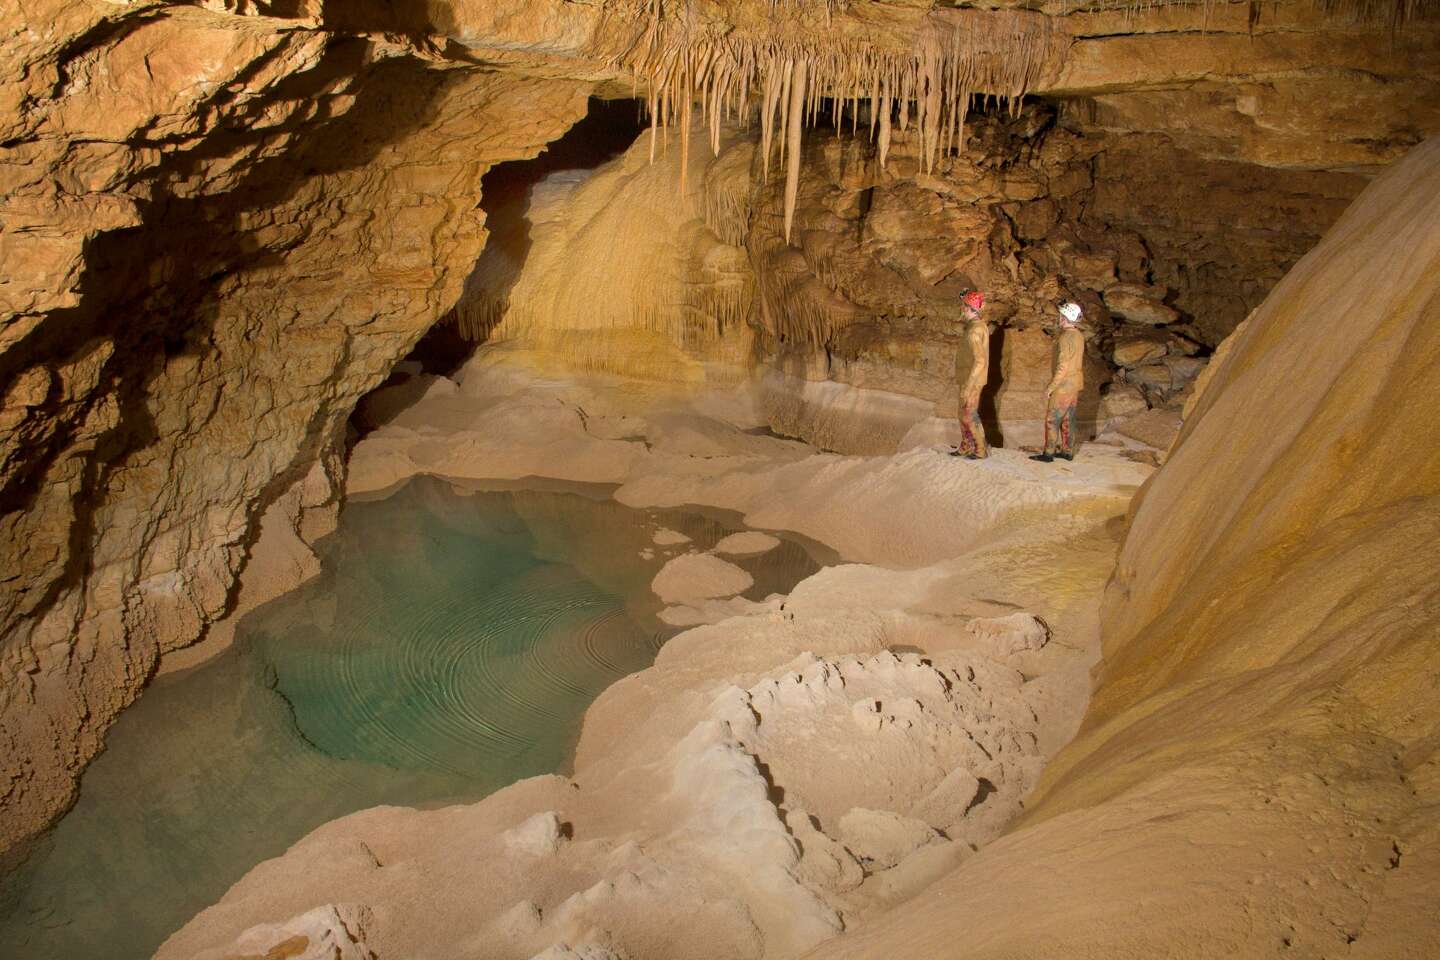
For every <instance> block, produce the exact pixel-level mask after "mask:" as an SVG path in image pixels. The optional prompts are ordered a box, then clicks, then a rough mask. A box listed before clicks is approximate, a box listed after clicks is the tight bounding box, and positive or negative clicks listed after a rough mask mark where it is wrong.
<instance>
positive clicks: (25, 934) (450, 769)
mask: <svg viewBox="0 0 1440 960" xmlns="http://www.w3.org/2000/svg"><path fill="white" fill-rule="evenodd" d="M657 525H661V526H666V527H669V528H671V529H677V530H680V531H682V532H684V533H686V534H689V535H690V536H691V537H693V538H694V541H695V543H694V546H697V547H700V548H705V547H708V546H710V545H712V544H713V543H714V542H715V541H716V540H718V539H719V538H720V537H722V536H725V535H726V534H728V533H732V532H734V531H735V530H736V529H738V527H737V526H736V525H734V524H732V523H727V522H725V521H723V520H719V519H715V518H712V517H706V516H702V515H699V514H696V513H684V512H674V511H663V512H652V511H636V510H631V509H628V508H626V507H622V506H620V505H618V504H616V503H615V502H613V501H611V500H608V499H603V498H601V497H599V496H598V495H597V494H594V493H578V492H554V491H551V492H545V491H535V490H498V491H497V490H490V491H475V490H468V489H465V488H463V487H459V486H456V485H452V484H450V483H448V482H445V481H441V480H435V479H428V478H422V479H418V480H416V481H413V482H412V483H410V484H409V485H407V486H406V487H405V488H404V489H403V490H401V491H400V492H399V493H397V494H395V495H394V496H391V497H389V498H387V499H385V500H381V501H375V502H369V503H352V504H350V505H348V506H347V507H346V509H345V511H344V514H343V516H342V517H341V522H340V527H339V529H338V530H337V532H336V533H335V535H333V536H332V537H330V538H328V539H327V541H326V542H325V543H324V544H323V545H322V556H323V560H324V572H323V574H322V576H320V577H318V578H317V579H316V580H314V581H312V582H310V583H309V584H307V585H306V586H304V587H302V588H301V589H300V590H297V591H295V592H293V593H291V594H288V595H286V596H285V597H282V598H280V599H279V600H276V601H274V602H273V603H270V604H267V605H266V606H264V607H262V608H260V609H259V610H257V611H255V612H254V613H252V614H250V615H249V616H248V617H246V618H245V619H244V621H242V623H241V626H240V629H239V631H238V632H237V640H236V643H235V645H234V646H233V647H231V648H230V649H229V650H227V651H225V652H224V653H222V654H220V655H219V656H217V657H216V658H214V659H213V660H211V661H209V662H207V663H205V664H203V665H201V666H199V667H196V668H194V669H192V670H189V671H186V672H184V673H178V674H174V675H168V676H163V677H160V678H159V679H158V680H156V682H155V683H154V684H152V685H151V687H150V688H149V689H148V690H147V691H146V693H145V694H144V696H142V697H141V698H140V700H139V701H138V702H137V703H136V705H135V706H134V707H132V708H131V709H130V710H128V711H126V713H124V714H123V715H122V716H121V717H120V719H119V721H118V722H117V723H116V724H115V726H114V727H113V728H112V729H111V731H110V733H109V735H108V736H107V742H106V750H105V752H104V753H103V754H102V755H101V756H100V757H99V758H98V759H97V760H96V761H95V762H94V763H93V764H91V766H90V767H89V769H88V770H87V771H86V773H85V776H84V778H83V780H82V781H81V793H80V800H79V802H78V803H77V804H76V806H75V808H74V809H73V810H72V811H71V812H70V813H69V814H67V815H66V817H65V818H64V819H63V820H62V821H61V822H60V823H59V824H58V825H57V826H56V827H55V829H53V830H52V831H51V832H50V833H49V834H48V835H47V836H46V837H45V838H43V839H42V840H41V841H40V842H39V843H38V844H37V845H36V847H35V849H34V851H33V853H32V854H31V856H30V857H29V859H28V861H27V862H26V863H25V864H24V865H23V866H21V867H20V868H19V869H18V870H17V871H15V872H14V873H12V874H11V875H9V876H8V877H6V878H4V880H3V881H0V957H6V958H12V957H13V958H30V957H35V958H64V960H88V958H96V960H98V958H102V957H103V958H107V960H130V958H135V960H140V958H144V957H148V956H150V954H151V953H152V952H153V951H154V950H155V949H156V948H157V947H158V946H159V944H160V943H161V941H163V940H164V938H165V937H166V936H167V935H169V934H170V933H171V932H172V931H174V930H175V929H176V928H178V927H179V926H181V925H182V924H183V923H184V922H185V921H186V920H188V919H189V918H190V917H191V916H193V915H194V914H195V913H196V912H198V911H199V910H201V909H203V908H204V907H205V906H207V905H209V904H210V903H213V902H214V901H215V900H217V899H219V897H220V896H221V895H222V894H223V893H224V892H225V890H226V889H227V888H228V887H229V886H230V885H231V884H232V883H234V882H235V881H236V880H237V879H239V878H240V876H241V875H243V874H244V872H245V871H246V870H248V869H249V868H250V867H251V866H253V865H254V864H255V863H257V862H258V861H260V860H263V859H266V858H268V857H272V856H275V855H277V854H279V853H282V852H283V851H284V850H285V849H286V848H287V847H288V846H289V845H290V844H292V843H294V842H295V841H296V840H298V839H300V838H301V837H302V836H304V835H305V834H306V833H307V832H309V831H310V830H311V829H313V828H314V827H316V826H318V825H320V824H321V823H324V822H325V821H327V820H331V819H334V818H335V817H338V816H342V815H344V814H346V813H350V812H353V811H355V810H359V809H363V808H365V807H369V806H374V805H377V804H404V805H408V806H430V805H439V804H444V803H449V802H458V801H468V800H475V799H478V798H479V797H482V796H484V795H485V794H487V793H490V792H492V791H494V790H496V789H498V788H499V787H502V786H504V785H506V784H508V783H512V782H514V781H515V780H518V779H521V778H523V777H528V776H533V775H535V774H540V773H549V772H555V771H563V770H564V769H565V766H566V763H567V762H568V759H569V756H570V752H571V750H572V748H573V744H574V739H575V737H576V735H577V733H578V729H579V722H580V717H581V714H582V713H583V712H584V710H585V707H586V706H588V705H589V703H590V702H591V700H593V699H594V697H595V696H596V695H597V694H598V693H599V692H600V691H601V690H603V689H604V688H605V687H606V686H608V685H609V684H611V683H613V682H614V681H615V680H616V679H618V678H620V677H622V676H624V675H626V674H628V673H631V672H634V671H635V670H639V669H642V668H644V667H645V666H647V665H648V664H649V663H650V662H651V660H652V659H653V658H654V656H655V652H656V650H657V649H658V648H659V646H660V644H661V643H663V642H664V640H665V639H666V638H667V637H668V636H669V635H670V632H669V631H666V630H665V629H664V628H663V627H662V625H661V624H660V622H659V621H658V620H657V619H655V613H656V612H658V610H659V608H660V605H659V603H658V601H657V600H656V599H655V597H654V596H653V595H652V594H651V593H650V589H649V584H650V580H651V578H653V576H654V574H655V572H656V571H657V570H658V569H659V566H660V563H661V562H662V561H663V559H664V556H663V555H659V552H658V551H657V556H656V557H655V558H654V559H649V560H647V559H644V558H642V556H641V551H643V550H645V549H647V548H649V547H651V543H650V537H651V534H652V533H653V532H654V529H655V527H656V526H657ZM736 562H737V563H739V564H740V565H741V566H744V567H746V568H747V569H749V570H750V571H751V573H752V575H753V576H754V577H755V580H756V585H755V587H754V588H752V589H751V590H750V591H748V592H747V594H746V595H747V596H751V597H762V596H764V595H766V594H768V593H771V592H788V590H789V589H790V587H791V586H793V585H794V583H795V582H796V581H798V580H799V579H800V578H802V577H804V576H807V575H808V574H810V573H812V572H814V570H816V569H818V563H817V562H816V560H815V559H813V557H812V555H811V552H810V551H808V550H807V549H806V548H805V547H803V546H801V545H800V544H798V543H796V542H793V541H785V542H784V543H782V545H781V546H780V547H779V548H777V549H776V550H774V551H772V552H771V553H768V554H763V555H761V556H759V557H754V558H739V559H737V560H736Z"/></svg>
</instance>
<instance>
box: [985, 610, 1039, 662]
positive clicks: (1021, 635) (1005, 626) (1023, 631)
mask: <svg viewBox="0 0 1440 960" xmlns="http://www.w3.org/2000/svg"><path fill="white" fill-rule="evenodd" d="M965 629H966V630H967V631H968V632H969V633H970V635H971V636H972V637H975V638H976V639H977V640H981V641H983V642H984V643H985V644H986V646H988V647H989V648H990V650H991V652H992V653H997V654H1001V655H1007V654H1012V653H1021V652H1023V651H1026V650H1039V649H1040V648H1041V647H1043V646H1045V644H1046V643H1047V642H1048V641H1049V640H1050V628H1049V627H1048V626H1046V624H1045V621H1044V620H1041V619H1040V618H1039V617H1037V616H1035V615H1034V614H1033V613H1012V614H1010V615H1009V616H1008V617H984V618H981V619H978V620H971V621H970V622H969V623H968V624H966V625H965Z"/></svg>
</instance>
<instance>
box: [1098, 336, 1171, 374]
mask: <svg viewBox="0 0 1440 960" xmlns="http://www.w3.org/2000/svg"><path fill="white" fill-rule="evenodd" d="M1165 352H1166V347H1165V342H1164V341H1163V340H1157V339H1156V338H1154V337H1123V338H1121V339H1119V340H1116V341H1115V349H1114V350H1113V351H1112V352H1111V354H1110V356H1111V358H1112V359H1113V360H1114V361H1115V365H1116V366H1117V367H1124V368H1126V369H1127V370H1128V369H1132V368H1134V367H1139V366H1141V365H1143V364H1146V363H1150V362H1151V361H1152V360H1159V359H1160V358H1161V357H1163V356H1165Z"/></svg>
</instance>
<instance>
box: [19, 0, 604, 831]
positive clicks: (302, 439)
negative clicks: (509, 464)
mask: <svg viewBox="0 0 1440 960" xmlns="http://www.w3.org/2000/svg"><path fill="white" fill-rule="evenodd" d="M204 6H205V8H204V9H202V8H200V7H192V6H183V7H176V6H168V5H164V4H154V3H150V4H146V3H139V4H130V5H115V4H106V3H84V4H52V3H38V2H34V3H32V2H26V3H22V4H20V7H19V9H18V10H17V9H15V8H13V7H12V8H8V9H7V12H6V13H4V14H0V34H3V35H5V36H7V37H9V38H11V40H20V41H23V42H10V41H7V42H6V43H5V44H3V54H0V77H3V79H4V81H5V82H4V84H3V86H0V90H3V97H4V105H3V110H0V115H3V120H0V124H3V126H0V142H3V144H4V146H3V149H0V205H3V214H0V223H3V226H0V251H3V260H4V265H5V270H4V276H3V278H0V384H3V385H4V396H3V401H0V403H3V408H0V484H3V509H4V513H3V516H0V569H3V570H4V571H5V573H4V576H3V578H0V637H3V644H0V757H3V760H0V763H3V767H0V771H3V773H0V825H3V826H0V849H4V848H6V847H9V846H11V845H12V844H14V843H15V842H16V841H17V840H19V839H21V838H23V837H25V836H26V835H28V834H30V833H32V832H33V831H35V830H36V829H38V828H39V827H42V826H43V825H44V824H45V823H46V822H47V820H48V819H49V818H51V817H52V816H54V815H55V813H56V812H58V811H59V810H61V809H63V807H64V806H65V804H66V803H67V802H68V798H69V797H70V796H72V795H73V782H74V778H75V777H76V776H77V775H78V771H79V770H80V768H81V767H82V766H83V764H84V763H85V761H86V760H87V759H88V758H89V757H91V756H92V755H93V754H94V753H95V752H96V751H97V750H98V749H99V747H100V744H101V738H102V736H103V732H104V730H105V728H106V726H107V725H108V723H109V722H110V720H111V719H113V717H114V716H115V714H116V713H117V712H118V711H119V710H120V709H122V708H123V707H124V706H125V705H126V704H128V703H129V702H130V701H131V700H132V699H133V698H134V697H135V695H136V694H137V691H138V690H139V688H140V686H141V685H142V684H143V683H144V681H145V679H146V678H147V677H148V676H149V674H150V673H151V672H152V670H153V668H154V666H155V664H156V661H157V658H158V656H159V655H160V654H161V653H162V652H164V651H166V650H171V649H174V648H177V647H180V646H184V645H186V644H189V643H191V642H193V641H194V640H195V639H196V638H197V637H198V636H201V635H202V634H203V633H204V632H205V631H206V629H207V627H208V625H209V624H211V623H212V622H214V621H215V620H216V619H217V618H220V617H221V616H222V615H224V614H225V613H226V611H227V610H228V609H229V608H230V607H231V606H232V604H233V602H234V590H235V582H236V576H237V574H238V573H239V571H240V570H241V569H242V568H243V567H244V565H245V563H246V560H247V556H248V554H249V552H250V550H251V547H252V545H253V543H254V540H255V537H256V535H257V532H258V527H259V524H258V520H259V517H260V516H261V515H262V514H264V513H265V512H266V511H267V509H268V508H269V507H270V506H271V505H272V504H273V503H276V502H277V501H279V500H281V499H282V497H284V496H286V494H287V491H289V490H291V488H292V487H294V488H295V491H296V492H295V493H293V494H290V495H289V497H288V499H287V500H286V502H287V503H291V501H293V503H291V507H290V508H287V509H286V510H284V511H281V512H280V515H281V516H282V517H287V518H288V519H289V522H291V523H293V524H294V525H296V526H303V525H304V524H305V523H306V522H307V521H306V519H305V516H306V514H307V512H314V511H315V510H322V511H323V509H324V508H325V506H326V505H327V504H330V503H333V501H334V499H335V496H336V494H335V492H334V490H335V487H334V483H333V481H334V480H335V477H336V475H337V473H338V471H339V470H340V464H339V461H338V458H337V450H338V442H337V441H338V439H339V437H338V433H337V431H339V430H340V429H341V428H342V426H343V423H344V421H345V418H346V417H347V416H348V415H349V412H350V410H351V409H352V408H353V406H354V404H355V402H356V400H357V399H358V398H359V397H360V396H361V395H362V394H363V393H364V392H365V391H366V390H368V389H369V388H371V387H372V386H374V385H375V384H376V383H378V382H379V381H380V380H382V379H383V378H384V376H385V374H386V373H387V372H388V370H389V368H390V366H391V365H392V364H393V363H394V361H395V360H396V359H398V358H399V357H400V356H403V355H404V353H405V352H406V351H407V350H408V349H409V347H410V346H411V345H412V344H413V342H414V341H415V340H416V339H417V338H418V337H419V336H420V335H421V334H422V333H423V331H424V330H425V328H426V327H427V326H428V325H429V324H430V323H431V322H433V321H434V319H435V318H436V317H437V316H438V315H439V314H440V313H441V312H443V311H444V310H445V309H446V308H447V307H448V306H449V304H450V303H451V302H453V299H454V298H455V296H456V295H457V293H458V290H459V286H460V284H461V282H462V281H463V279H464V273H465V270H466V269H467V268H468V264H469V263H470V262H472V261H473V259H474V256H475V255H476V254H477V253H478V251H479V249H480V246H481V244H482V242H483V238H484V229H483V224H482V221H483V215H482V214H480V213H479V212H478V210H477V209H476V201H477V199H478V184H479V180H480V176H481V175H482V174H483V173H484V172H485V170H486V169H488V167H489V165H490V164H492V163H494V162H497V161H500V160H506V159H513V158H517V157H521V156H526V155H533V153H534V152H535V151H536V150H538V149H539V148H540V147H541V146H543V145H544V144H545V143H546V142H548V141H549V140H551V139H553V138H555V137H556V136H558V135H559V134H560V133H561V132H563V131H564V129H565V128H566V127H567V126H568V125H569V124H570V123H571V122H573V121H574V120H575V119H576V118H577V117H579V116H580V115H581V114H583V112H584V109H585V99H586V94H587V92H588V90H589V85H588V84H586V83H583V82H578V81H568V80H527V79H524V78H522V77H516V76H509V77H504V78H502V77H498V76H496V75H495V74H493V73H481V72H478V71H473V70H457V69H448V68H447V65H446V64H443V63H437V62H427V61H426V60H424V59H421V58H419V57H417V56H416V53H417V52H421V53H423V52H424V51H423V48H421V47H416V46H414V45H412V44H410V43H408V42H403V41H390V40H386V39H384V38H378V37H377V38H373V39H372V38H369V37H364V36H347V35H342V34H336V33H332V32H328V31H323V30H319V29H316V25H315V23H314V22H313V21H311V20H306V19H303V18H295V19H286V20H279V19H273V18H269V17H263V16H255V17H241V16H234V15H231V14H230V13H227V12H224V11H223V10H221V9H220V7H221V6H222V5H219V4H207V5H204ZM211 8H214V9H211ZM290 12H291V13H292V14H294V13H295V11H290ZM317 463H319V464H321V465H322V469H321V471H320V473H319V474H315V473H312V468H313V467H314V466H315V465H316V464H317ZM307 477H309V481H308V482H307V483H304V484H302V481H304V480H306V478H307ZM327 478H328V479H327Z"/></svg>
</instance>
